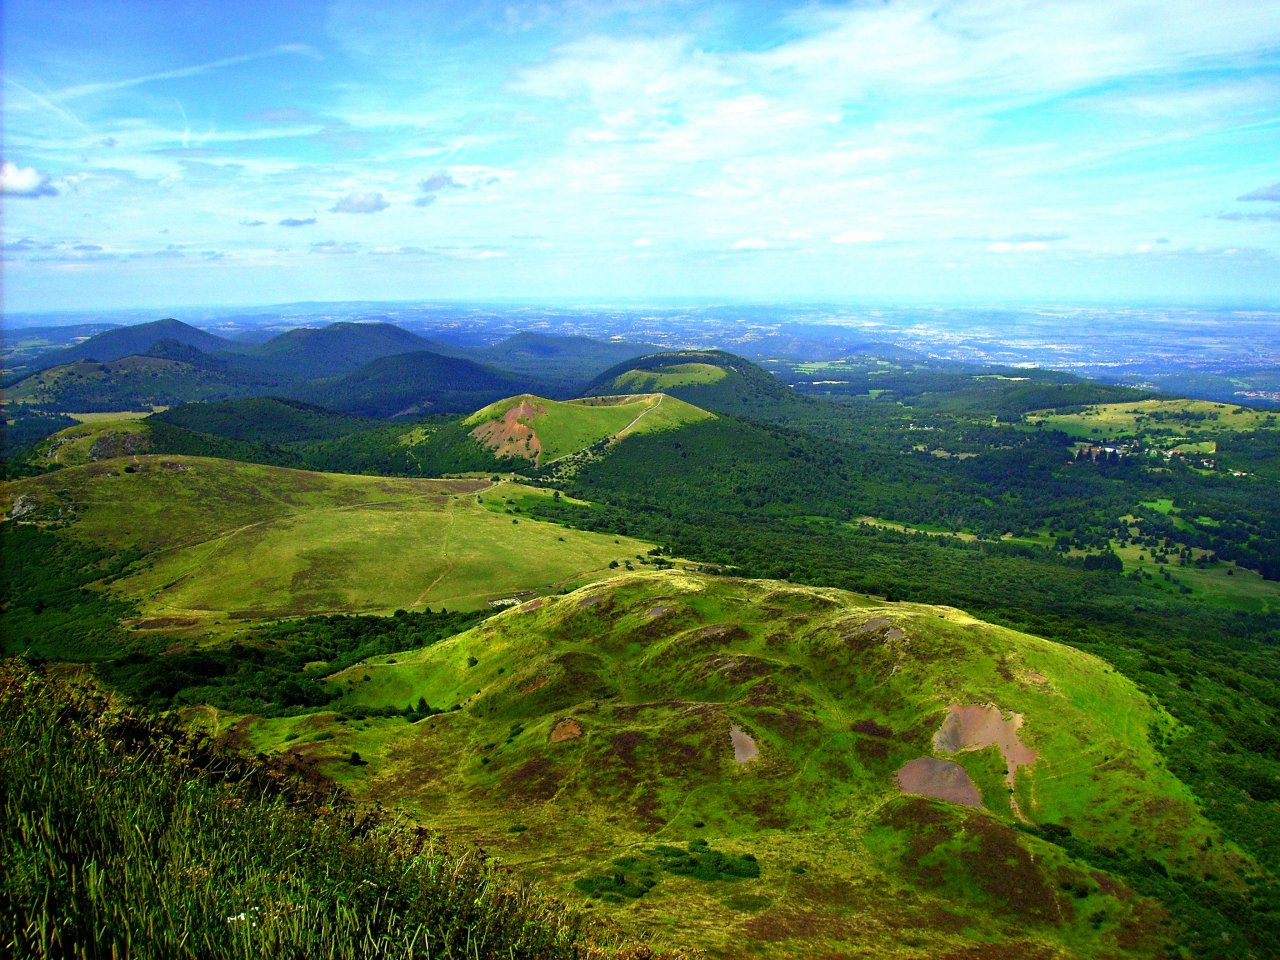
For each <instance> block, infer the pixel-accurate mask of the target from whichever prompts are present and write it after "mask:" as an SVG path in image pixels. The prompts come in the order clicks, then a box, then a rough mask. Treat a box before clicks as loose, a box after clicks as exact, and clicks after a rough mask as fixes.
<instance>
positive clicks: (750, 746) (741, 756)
mask: <svg viewBox="0 0 1280 960" xmlns="http://www.w3.org/2000/svg"><path fill="white" fill-rule="evenodd" d="M729 739H730V740H731V741H732V742H733V759H734V761H735V762H737V763H747V762H749V761H751V760H754V759H755V758H756V757H758V756H760V748H759V747H757V746H756V742H755V740H753V739H752V738H751V735H750V734H748V733H745V732H743V730H742V728H741V727H739V726H737V725H735V726H732V727H730V728H729Z"/></svg>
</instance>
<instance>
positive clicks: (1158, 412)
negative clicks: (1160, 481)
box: [1027, 400, 1277, 440]
mask: <svg viewBox="0 0 1280 960" xmlns="http://www.w3.org/2000/svg"><path fill="white" fill-rule="evenodd" d="M1027 422H1029V423H1033V424H1034V423H1044V425H1045V426H1046V427H1051V428H1053V429H1054V430H1061V431H1062V432H1064V433H1066V434H1069V435H1070V436H1073V437H1081V438H1089V439H1094V440H1113V439H1116V438H1117V437H1134V436H1141V435H1144V434H1148V435H1151V434H1164V435H1168V436H1182V437H1195V436H1198V435H1201V434H1216V433H1222V432H1226V431H1248V430H1259V429H1261V428H1263V427H1267V426H1275V425H1276V424H1277V417H1276V414H1274V413H1268V412H1266V411H1262V410H1253V409H1250V408H1248V407H1241V406H1239V405H1237V404H1233V403H1216V402H1214V401H1210V400H1138V401H1135V402H1132V403H1103V404H1095V405H1092V406H1088V407H1085V408H1084V409H1083V410H1081V411H1080V412H1078V413H1052V412H1047V413H1046V412H1033V413H1030V414H1028V415H1027Z"/></svg>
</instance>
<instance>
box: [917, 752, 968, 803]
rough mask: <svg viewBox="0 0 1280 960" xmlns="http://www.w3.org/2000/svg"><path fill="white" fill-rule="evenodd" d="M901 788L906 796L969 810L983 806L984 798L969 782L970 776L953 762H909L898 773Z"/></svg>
mask: <svg viewBox="0 0 1280 960" xmlns="http://www.w3.org/2000/svg"><path fill="white" fill-rule="evenodd" d="M898 786H899V788H901V790H902V792H903V793H915V794H919V795H920V796H923V797H934V798H936V799H938V800H946V801H947V802H948V803H960V804H964V805H965V806H967V807H981V806H982V795H981V794H980V793H978V788H977V787H976V786H975V785H974V782H973V781H972V780H971V779H969V772H968V771H967V770H965V768H964V767H962V766H960V764H958V763H952V762H951V761H950V760H939V759H937V758H936V757H917V758H916V759H915V760H910V761H908V762H907V763H905V764H903V766H902V769H901V770H899V771H898Z"/></svg>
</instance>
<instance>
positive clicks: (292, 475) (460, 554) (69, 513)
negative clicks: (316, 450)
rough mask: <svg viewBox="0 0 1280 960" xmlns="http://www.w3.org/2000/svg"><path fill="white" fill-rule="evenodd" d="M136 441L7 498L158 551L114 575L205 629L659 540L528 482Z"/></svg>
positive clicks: (489, 587) (563, 563)
mask: <svg viewBox="0 0 1280 960" xmlns="http://www.w3.org/2000/svg"><path fill="white" fill-rule="evenodd" d="M121 452H122V453H123V454H125V456H122V457H117V458H113V459H102V460H99V461H97V462H90V463H84V464H83V465H80V466H69V467H67V468H65V469H62V470H58V471H56V472H54V473H51V474H45V475H43V476H39V477H31V478H27V479H22V480H17V481H14V482H12V483H9V484H6V485H5V487H4V490H3V492H2V493H0V507H3V513H4V514H5V515H16V517H17V518H18V519H22V520H24V521H26V522H37V523H49V522H56V523H58V524H59V525H60V526H61V527H63V528H65V529H64V531H63V532H64V533H65V535H67V536H69V537H71V538H73V539H75V540H78V541H83V542H87V543H91V544H93V545H94V546H96V547H99V548H104V549H111V550H128V549H137V550H139V551H141V553H142V554H143V555H144V556H145V558H146V562H145V563H144V564H143V565H141V566H139V567H138V568H135V569H134V570H133V572H132V573H131V574H130V576H128V577H126V578H124V579H120V580H117V581H115V582H114V583H113V584H112V585H111V589H112V591H113V592H115V593H117V594H119V595H123V596H126V597H130V598H133V599H135V600H136V601H137V602H138V604H139V607H140V613H141V615H142V617H143V624H144V626H145V624H146V622H147V621H148V620H157V619H158V620H160V621H161V623H160V624H159V626H163V627H169V626H173V625H175V624H176V625H179V626H182V627H187V628H191V629H192V630H194V631H196V632H204V631H208V630H210V629H216V628H217V627H221V628H222V629H223V630H232V629H235V627H236V625H237V624H243V623H244V622H245V621H255V620H262V619H274V618H277V617H282V616H295V615H303V614H313V613H354V612H362V613H381V614H390V613H391V612H392V611H394V610H396V609H406V610H421V609H423V607H425V606H428V605H429V606H438V605H440V604H445V605H447V606H448V608H449V609H451V610H457V609H484V608H486V607H487V603H488V601H489V600H491V599H500V598H503V597H507V596H510V595H511V594H512V593H515V592H519V591H533V590H536V591H539V592H544V591H555V590H559V589H560V588H561V587H562V586H563V585H565V584H577V583H582V582H586V581H587V580H589V579H595V578H598V577H599V576H601V575H602V574H603V573H604V572H606V571H607V569H608V565H609V563H610V562H617V561H620V560H623V559H625V558H626V557H629V556H635V555H637V554H641V553H647V552H648V551H649V550H651V549H653V544H651V543H649V542H646V541H641V540H636V539H632V538H629V537H615V536H605V535H603V534H595V533H588V532H586V531H579V530H569V529H567V528H565V527H561V526H559V525H557V524H553V523H546V522H540V521H535V520H532V519H530V518H528V517H527V516H525V517H523V518H516V517H514V516H512V515H511V514H510V512H509V511H508V509H507V507H506V502H507V500H508V499H509V498H510V499H514V498H533V499H535V500H536V499H550V497H551V494H550V492H549V491H543V490H537V489H534V488H531V487H525V486H522V485H519V484H507V483H493V482H490V481H487V480H405V479H389V478H385V477H362V476H343V475H340V474H326V473H313V472H309V471H302V470H288V469H281V468H279V467H272V466H262V465H258V464H252V463H237V462H231V461H228V460H217V459H211V458H205V457H192V456H176V455H137V454H136V453H134V452H131V451H128V450H123V451H121ZM15 507H17V510H16V514H15Z"/></svg>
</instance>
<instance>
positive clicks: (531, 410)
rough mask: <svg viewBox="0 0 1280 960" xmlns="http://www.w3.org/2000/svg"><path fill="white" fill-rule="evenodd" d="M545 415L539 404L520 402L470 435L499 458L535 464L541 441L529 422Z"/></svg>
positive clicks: (540, 448) (539, 453) (543, 408)
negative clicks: (509, 458)
mask: <svg viewBox="0 0 1280 960" xmlns="http://www.w3.org/2000/svg"><path fill="white" fill-rule="evenodd" d="M545 412H546V407H544V406H543V405H542V404H540V403H539V404H536V405H535V404H533V403H530V402H529V401H528V400H522V401H521V402H520V403H518V404H516V405H515V406H514V407H512V408H511V409H510V410H508V411H507V412H506V413H504V414H503V415H502V416H501V417H499V418H498V419H497V420H489V421H487V422H486V423H482V424H480V426H478V427H476V428H475V429H474V430H472V431H471V436H473V437H475V438H476V439H477V440H479V441H480V442H481V443H482V444H484V445H485V446H487V447H489V448H490V449H491V450H493V455H494V456H495V457H497V458H499V459H501V458H503V457H519V458H521V459H524V460H532V461H534V462H535V463H536V462H537V461H538V458H539V457H540V456H541V455H542V441H541V440H539V439H538V434H537V433H536V432H535V431H534V429H533V426H532V425H531V424H529V423H528V421H529V420H531V419H532V418H533V417H536V416H538V415H539V414H542V413H545Z"/></svg>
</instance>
